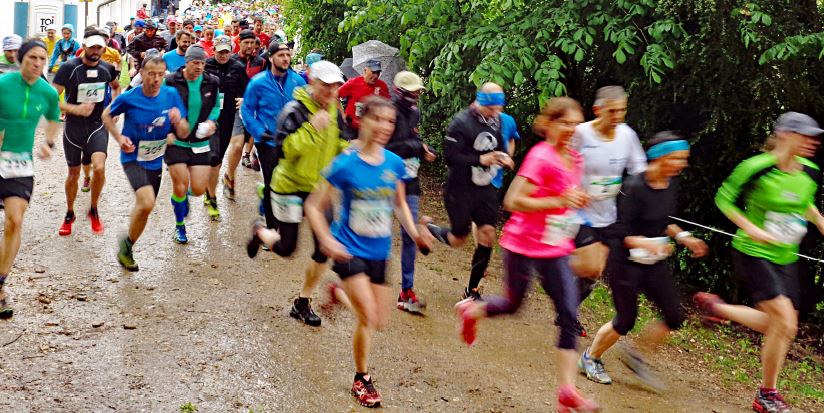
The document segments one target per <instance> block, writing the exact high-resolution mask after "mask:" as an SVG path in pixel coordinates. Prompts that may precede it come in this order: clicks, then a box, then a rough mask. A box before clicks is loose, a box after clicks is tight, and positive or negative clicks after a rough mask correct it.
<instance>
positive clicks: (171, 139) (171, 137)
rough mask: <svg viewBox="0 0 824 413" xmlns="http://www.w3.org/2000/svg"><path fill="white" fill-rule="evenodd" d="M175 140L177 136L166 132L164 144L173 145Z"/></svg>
mask: <svg viewBox="0 0 824 413" xmlns="http://www.w3.org/2000/svg"><path fill="white" fill-rule="evenodd" d="M175 141H177V136H175V134H174V133H167V134H166V145H167V146H169V145H174V144H175Z"/></svg>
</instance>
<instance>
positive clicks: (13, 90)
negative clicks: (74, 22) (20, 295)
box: [0, 40, 60, 318]
mask: <svg viewBox="0 0 824 413" xmlns="http://www.w3.org/2000/svg"><path fill="white" fill-rule="evenodd" d="M48 58H49V57H48V54H47V53H46V45H45V44H44V43H43V42H42V41H40V40H29V41H27V42H25V43H23V44H22V45H21V46H20V49H19V50H18V52H17V60H18V61H19V62H20V71H19V72H14V73H7V74H4V75H0V90H2V91H3V99H0V137H1V138H0V139H2V146H0V199H2V200H3V204H4V206H5V215H6V221H5V226H4V230H3V243H2V247H0V318H11V317H12V315H14V310H13V309H12V308H11V307H10V306H9V303H8V299H7V296H6V294H5V292H4V291H3V284H4V283H5V282H6V278H7V277H8V276H9V272H10V271H11V267H12V264H13V263H14V259H15V257H17V251H18V250H19V249H20V238H21V235H22V233H23V215H24V214H25V213H26V208H28V206H29V200H30V199H31V194H32V190H33V188H34V165H33V160H32V152H34V132H35V130H36V128H37V123H38V122H39V121H40V117H41V116H42V117H45V118H46V120H47V121H48V122H47V123H46V141H45V142H44V143H42V144H41V145H39V147H38V156H39V157H40V158H41V159H48V158H49V157H50V156H51V151H52V148H54V141H55V139H56V138H57V130H58V127H59V125H60V123H59V121H60V106H59V103H58V97H57V92H56V91H55V90H54V88H52V87H51V86H50V85H49V83H48V82H46V81H45V80H43V78H42V75H43V69H44V68H45V67H46V64H47V62H48Z"/></svg>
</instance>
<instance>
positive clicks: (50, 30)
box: [40, 24, 58, 56]
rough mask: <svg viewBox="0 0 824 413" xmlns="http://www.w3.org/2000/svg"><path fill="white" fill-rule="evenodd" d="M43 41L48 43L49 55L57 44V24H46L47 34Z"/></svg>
mask: <svg viewBox="0 0 824 413" xmlns="http://www.w3.org/2000/svg"><path fill="white" fill-rule="evenodd" d="M40 40H43V43H45V44H46V50H47V51H48V53H49V56H51V55H52V53H54V46H55V45H56V44H57V40H58V39H57V26H55V25H54V24H50V25H48V26H46V36H45V37H43V38H41V39H40Z"/></svg>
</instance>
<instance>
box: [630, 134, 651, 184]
mask: <svg viewBox="0 0 824 413" xmlns="http://www.w3.org/2000/svg"><path fill="white" fill-rule="evenodd" d="M646 170H647V154H646V153H645V152H644V148H642V147H641V142H640V141H639V140H638V135H637V134H636V133H635V132H632V134H631V136H630V153H629V161H628V162H627V172H628V173H629V174H630V175H638V174H640V173H641V172H644V171H646Z"/></svg>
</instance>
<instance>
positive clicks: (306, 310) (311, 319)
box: [289, 298, 320, 327]
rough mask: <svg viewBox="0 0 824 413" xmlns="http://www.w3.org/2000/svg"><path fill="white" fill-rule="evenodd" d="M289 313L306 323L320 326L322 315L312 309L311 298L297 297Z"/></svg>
mask: <svg viewBox="0 0 824 413" xmlns="http://www.w3.org/2000/svg"><path fill="white" fill-rule="evenodd" d="M289 315H290V316H292V318H296V319H298V320H300V321H303V323H304V324H306V325H310V326H312V327H320V317H318V315H317V314H315V312H314V311H312V299H311V298H304V299H300V298H295V301H294V302H293V303H292V311H290V312H289Z"/></svg>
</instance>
